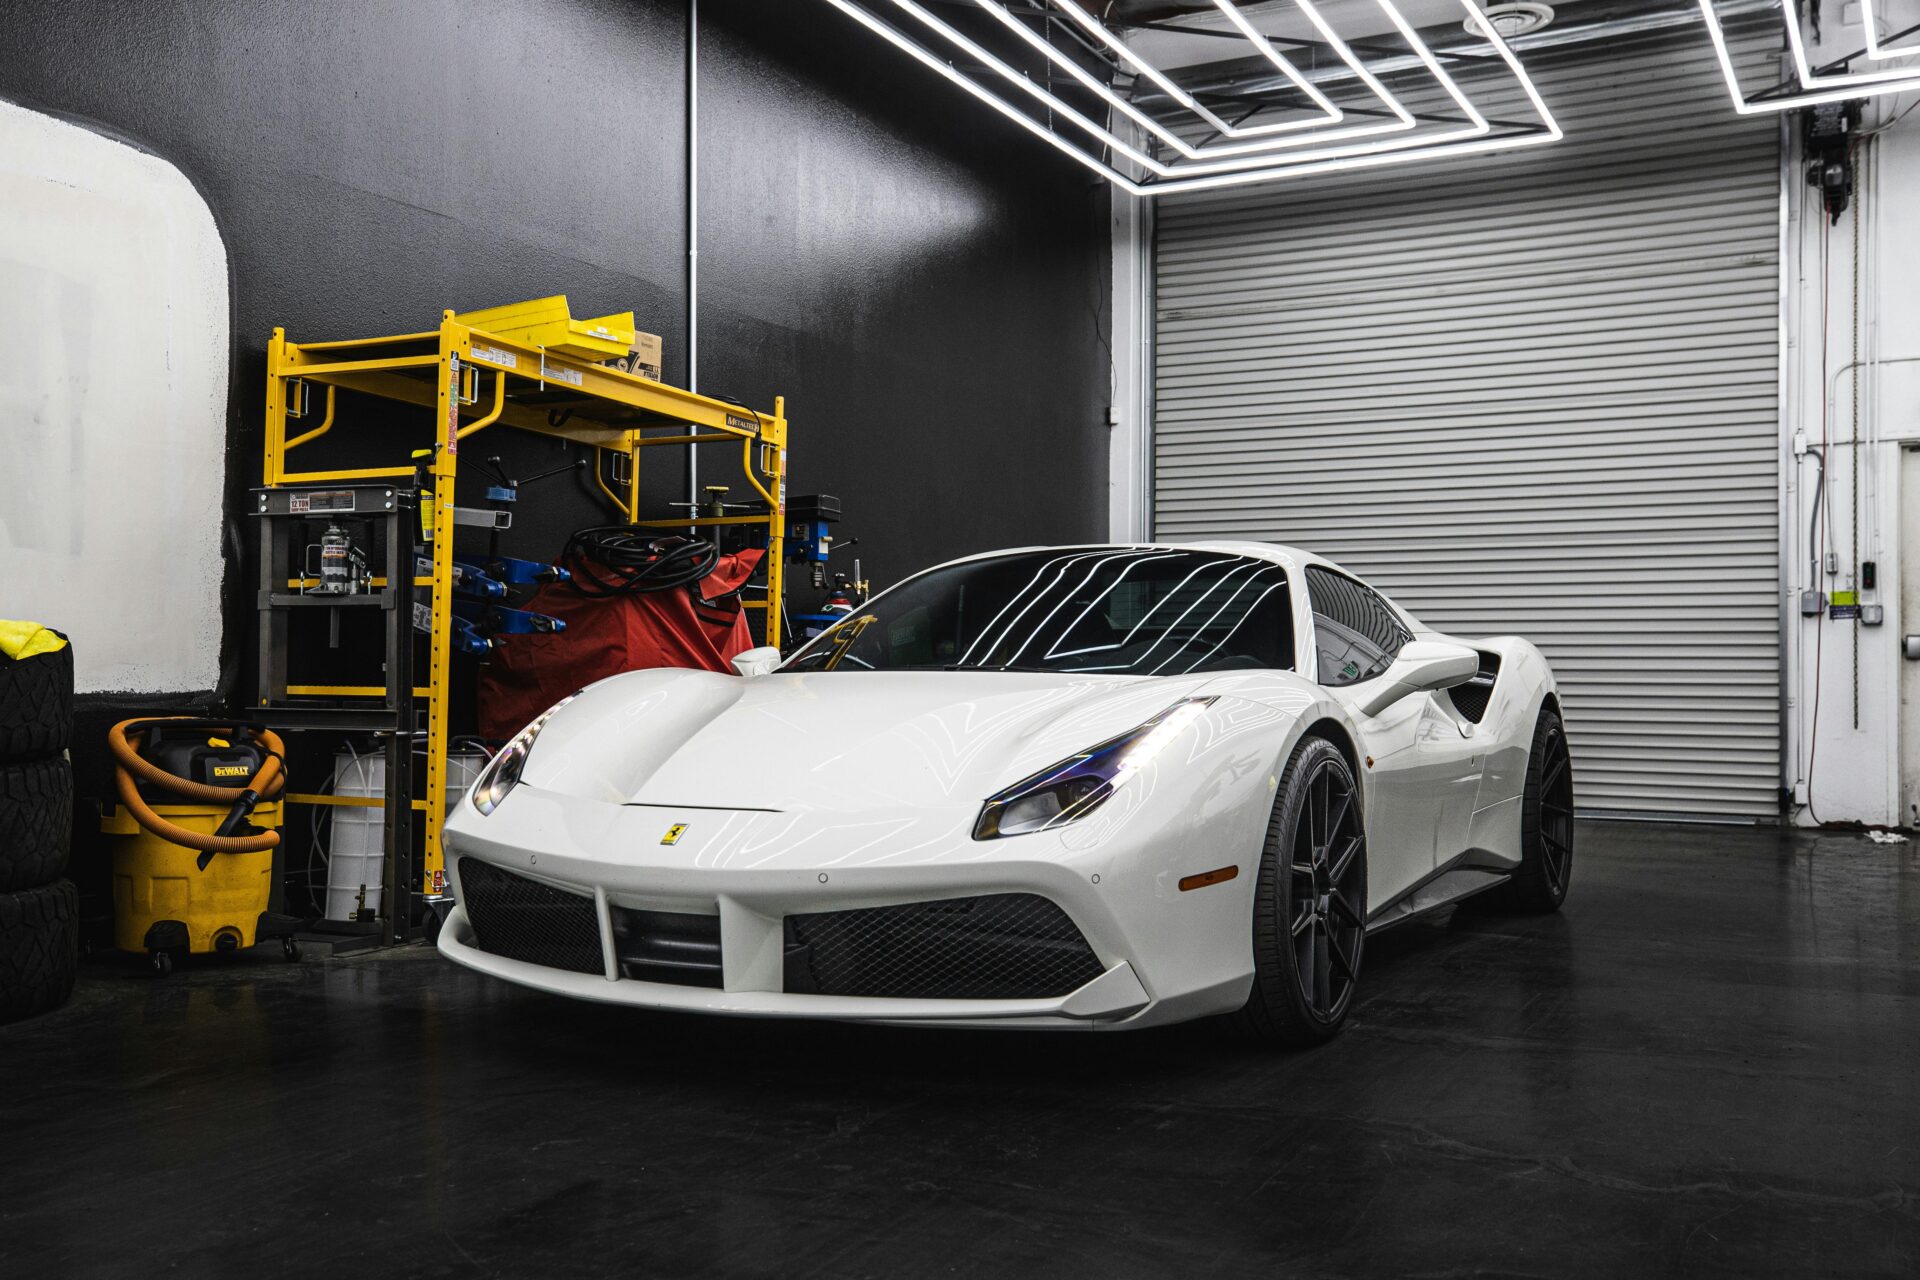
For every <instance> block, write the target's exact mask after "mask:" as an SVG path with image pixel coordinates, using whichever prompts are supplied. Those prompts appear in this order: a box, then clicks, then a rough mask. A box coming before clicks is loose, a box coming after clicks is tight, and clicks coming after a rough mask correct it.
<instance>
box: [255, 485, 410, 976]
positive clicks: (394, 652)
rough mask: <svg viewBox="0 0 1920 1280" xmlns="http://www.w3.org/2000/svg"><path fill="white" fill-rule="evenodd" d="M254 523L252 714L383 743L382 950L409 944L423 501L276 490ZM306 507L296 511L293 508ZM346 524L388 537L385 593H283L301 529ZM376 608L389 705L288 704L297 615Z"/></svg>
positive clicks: (377, 492) (304, 488) (388, 491)
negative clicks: (319, 497)
mask: <svg viewBox="0 0 1920 1280" xmlns="http://www.w3.org/2000/svg"><path fill="white" fill-rule="evenodd" d="M317 493H326V494H341V495H350V500H351V508H350V509H345V510H339V511H328V510H321V511H317V512H316V511H313V510H311V509H310V504H311V501H312V497H313V495H314V494H317ZM253 494H254V514H255V516H256V517H257V518H258V519H259V529H258V539H257V543H256V548H255V549H256V551H257V553H258V556H259V566H260V567H259V592H258V595H257V597H256V599H255V607H256V609H257V610H258V611H259V614H260V626H259V679H258V688H257V691H256V695H255V699H254V708H255V709H256V710H258V711H259V712H260V718H261V719H263V720H266V721H268V722H270V723H271V724H272V725H273V727H274V728H275V729H276V730H277V731H279V732H281V733H299V732H333V733H353V732H371V733H375V734H379V735H382V736H384V738H385V739H386V761H387V764H386V768H387V778H386V802H385V806H384V813H383V817H384V821H383V823H382V836H383V839H384V843H385V848H386V867H385V875H384V882H383V886H382V907H381V910H382V914H383V915H384V916H385V922H384V928H383V929H382V940H383V941H384V942H386V943H387V944H388V945H392V944H394V943H396V942H405V941H406V940H407V937H408V930H409V927H410V922H411V920H412V916H413V900H414V891H413V733H414V709H413V630H414V628H413V606H414V589H413V579H414V573H415V568H414V557H415V555H416V545H417V543H418V541H419V527H420V526H419V515H418V512H419V494H418V492H417V491H416V490H414V489H411V488H402V487H400V486H398V485H393V484H310V485H282V486H277V487H273V488H263V489H255V490H254V491H253ZM301 499H304V500H305V505H301V506H300V509H298V510H296V509H295V506H296V501H297V500H301ZM329 515H340V516H350V517H352V518H353V519H354V520H364V521H371V522H375V523H378V524H381V525H384V527H385V534H386V550H387V553H386V579H387V585H386V586H385V587H382V588H379V589H377V590H370V591H366V592H363V593H361V594H358V595H351V596H323V595H313V594H304V593H300V592H294V591H289V590H287V578H288V577H289V576H290V575H291V576H301V574H302V573H303V571H304V568H305V566H304V565H303V564H300V565H296V564H295V562H294V560H293V551H294V546H293V534H294V530H295V528H296V527H297V526H298V525H299V524H301V523H304V522H307V521H313V520H319V519H324V518H326V517H327V516H329ZM315 608H330V609H341V608H362V609H366V608H377V609H380V610H382V611H384V613H385V615H386V697H385V700H384V701H383V702H382V703H381V705H379V706H378V707H369V706H365V705H361V706H353V705H345V704H341V703H325V702H317V701H300V702H294V701H291V700H290V696H289V695H288V693H287V685H288V679H287V655H288V640H289V638H290V625H289V624H290V623H291V621H292V618H291V614H292V611H293V610H296V609H315Z"/></svg>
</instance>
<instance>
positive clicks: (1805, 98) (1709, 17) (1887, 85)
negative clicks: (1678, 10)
mask: <svg viewBox="0 0 1920 1280" xmlns="http://www.w3.org/2000/svg"><path fill="white" fill-rule="evenodd" d="M1781 9H1782V11H1783V12H1784V14H1785V16H1786V20H1787V43H1788V44H1789V45H1790V46H1791V47H1792V49H1793V52H1794V65H1795V68H1796V70H1797V71H1798V72H1799V75H1800V81H1801V85H1802V87H1803V91H1802V92H1800V93H1788V94H1779V95H1778V96H1771V97H1769V96H1765V95H1767V94H1773V93H1774V92H1775V90H1765V91H1763V94H1762V96H1760V97H1756V98H1749V97H1748V96H1747V92H1746V90H1745V89H1743V88H1741V87H1740V77H1739V75H1738V74H1737V73H1736V72H1735V71H1734V68H1733V55H1732V54H1731V53H1729V52H1728V50H1727V33H1726V32H1725V30H1723V29H1722V28H1721V26H1720V16H1719V15H1718V14H1717V13H1715V12H1714V10H1713V0H1700V16H1701V17H1703V18H1705V19H1706V21H1707V37H1708V39H1710V40H1712V41H1713V55H1714V57H1715V58H1717V59H1718V60H1719V62H1720V74H1721V76H1722V77H1724V78H1725V79H1726V82H1727V92H1728V94H1729V95H1730V96H1731V97H1732V98H1733V109H1734V110H1735V111H1737V112H1739V113H1740V114H1741V115H1743V116H1752V115H1763V114H1766V113H1769V112H1781V111H1796V110H1798V109H1799V108H1801V107H1814V106H1819V105H1820V104H1821V103H1824V102H1849V101H1851V100H1853V99H1855V98H1877V97H1882V96H1884V95H1886V94H1892V93H1910V92H1913V91H1915V90H1920V71H1912V72H1891V73H1889V72H1870V73H1868V74H1866V75H1864V76H1848V77H1843V78H1837V79H1836V78H1834V77H1824V78H1822V79H1821V80H1820V82H1819V84H1818V86H1815V85H1811V84H1809V83H1808V81H1809V80H1810V79H1811V78H1812V76H1811V72H1810V71H1809V69H1808V67H1807V62H1806V48H1805V45H1804V43H1803V42H1802V41H1801V39H1800V26H1799V21H1798V19H1797V18H1796V17H1795V16H1794V12H1793V0H1781Z"/></svg>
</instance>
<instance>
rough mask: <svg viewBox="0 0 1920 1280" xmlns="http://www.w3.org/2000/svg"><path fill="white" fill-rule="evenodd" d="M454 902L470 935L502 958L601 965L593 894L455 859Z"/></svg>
mask: <svg viewBox="0 0 1920 1280" xmlns="http://www.w3.org/2000/svg"><path fill="white" fill-rule="evenodd" d="M460 905H461V906H463V907H465V908H466V909H467V921H468V923H470V924H471V925H472V926H473V940H474V942H475V944H477V945H478V946H479V948H480V949H481V950H482V951H485V952H486V953H488V954H489V955H496V956H499V957H501V958H502V959H504V960H521V961H524V962H526V963H527V964H539V965H545V966H547V967H548V968H549V969H565V970H567V971H569V972H571V973H599V974H604V973H606V971H607V966H606V960H605V958H604V957H603V955H602V954H601V951H600V922H599V920H598V918H597V917H596V916H595V913H594V909H593V899H592V898H590V897H588V896H586V895H585V894H579V893H568V892H567V891H566V890H565V889H556V888H554V887H553V886H551V885H545V884H541V883H540V882H539V881H537V880H529V879H527V878H526V877H525V876H519V875H515V874H514V873H513V872H511V871H508V870H506V869H505V868H503V867H496V866H494V865H493V864H492V863H490V862H482V861H480V860H479V859H478V858H462V859H460Z"/></svg>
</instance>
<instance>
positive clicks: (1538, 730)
mask: <svg viewBox="0 0 1920 1280" xmlns="http://www.w3.org/2000/svg"><path fill="white" fill-rule="evenodd" d="M1572 881H1573V754H1572V752H1570V751H1569V750H1568V749H1567V731H1566V726H1565V725H1563V724H1562V723H1561V721H1560V715H1559V713H1558V712H1556V711H1555V710H1554V709H1553V708H1552V707H1545V708H1542V709H1541V712H1540V718H1539V720H1538V721H1537V722H1536V723H1535V725H1534V730H1533V749H1532V751H1531V752H1530V753H1529V754H1528V757H1527V787H1526V792H1525V794H1524V796H1523V797H1522V799H1521V801H1520V865H1519V867H1518V868H1516V869H1515V871H1514V873H1513V878H1512V879H1511V880H1509V881H1507V883H1506V884H1504V885H1501V886H1500V887H1499V888H1498V889H1496V890H1494V891H1493V892H1491V893H1489V894H1488V895H1487V897H1488V899H1489V900H1490V902H1491V903H1492V904H1493V905H1498V906H1505V907H1510V908H1512V909H1513V910H1516V911H1525V912H1531V913H1537V914H1544V913H1546V912H1550V911H1558V910H1559V909H1560V904H1561V903H1562V902H1564V901H1566V897H1567V886H1568V885H1569V884H1571V883H1572Z"/></svg>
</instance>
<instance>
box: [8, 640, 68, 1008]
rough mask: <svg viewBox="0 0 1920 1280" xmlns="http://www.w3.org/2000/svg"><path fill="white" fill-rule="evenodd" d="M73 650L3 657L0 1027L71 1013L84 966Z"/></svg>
mask: <svg viewBox="0 0 1920 1280" xmlns="http://www.w3.org/2000/svg"><path fill="white" fill-rule="evenodd" d="M72 733H73V646H72V645H69V644H63V645H61V646H60V647H59V648H58V649H55V650H53V651H51V652H44V653H36V654H33V655H32V656H30V657H22V658H17V659H16V658H12V657H9V656H7V655H6V654H5V653H4V652H0V1022H13V1021H16V1020H18V1019H20V1018H27V1017H32V1016H33V1015H34V1014H36V1013H44V1012H46V1011H47V1010H49V1009H55V1008H58V1007H59V1006H60V1005H62V1004H65V1003H66V1000H67V997H68V996H69V995H71V994H72V993H73V979H74V970H75V968H76V966H77V964H78V960H79V920H80V909H79V908H80V903H79V894H78V893H77V892H76V891H75V889H74V887H73V882H72V881H71V880H67V879H65V878H64V877H65V875H66V870H67V855H68V851H69V848H70V846H71V843H72V838H73V766H72V764H71V763H69V761H68V758H67V743H68V740H69V738H70V737H71V736H72Z"/></svg>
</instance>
